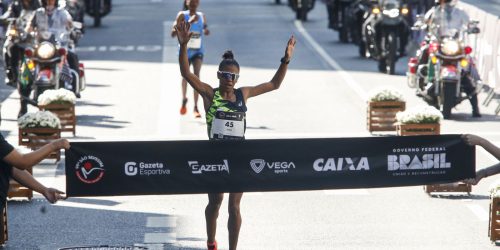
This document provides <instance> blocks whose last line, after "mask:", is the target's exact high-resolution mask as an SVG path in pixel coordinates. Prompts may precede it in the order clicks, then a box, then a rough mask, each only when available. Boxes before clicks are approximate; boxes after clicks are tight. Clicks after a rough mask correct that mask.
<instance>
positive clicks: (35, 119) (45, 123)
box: [17, 111, 61, 128]
mask: <svg viewBox="0 0 500 250" xmlns="http://www.w3.org/2000/svg"><path fill="white" fill-rule="evenodd" d="M17 123H18V124H19V127H20V128H61V121H60V120H59V118H57V116H56V115H54V114H53V113H52V112H49V111H37V112H36V113H26V114H25V115H23V116H21V117H20V118H19V119H18V120H17Z"/></svg>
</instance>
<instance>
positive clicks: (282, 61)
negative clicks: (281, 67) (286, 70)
mask: <svg viewBox="0 0 500 250" xmlns="http://www.w3.org/2000/svg"><path fill="white" fill-rule="evenodd" d="M280 61H281V63H284V64H289V63H290V58H286V57H282V58H281V60H280Z"/></svg>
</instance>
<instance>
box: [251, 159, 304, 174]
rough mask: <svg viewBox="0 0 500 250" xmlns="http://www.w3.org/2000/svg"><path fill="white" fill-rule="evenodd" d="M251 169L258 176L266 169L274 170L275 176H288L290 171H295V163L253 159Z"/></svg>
mask: <svg viewBox="0 0 500 250" xmlns="http://www.w3.org/2000/svg"><path fill="white" fill-rule="evenodd" d="M250 167H251V168H252V170H253V171H254V172H255V173H257V174H260V172H262V170H264V168H265V167H267V168H269V169H271V170H273V171H274V173H275V174H287V173H288V171H289V170H290V169H292V168H293V169H295V163H293V162H292V161H290V162H287V161H276V162H267V161H266V160H264V159H253V160H251V161H250Z"/></svg>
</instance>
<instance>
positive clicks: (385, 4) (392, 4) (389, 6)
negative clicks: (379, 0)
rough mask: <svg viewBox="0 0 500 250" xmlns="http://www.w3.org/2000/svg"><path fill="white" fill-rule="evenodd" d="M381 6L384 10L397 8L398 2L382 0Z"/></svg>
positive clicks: (395, 0)
mask: <svg viewBox="0 0 500 250" xmlns="http://www.w3.org/2000/svg"><path fill="white" fill-rule="evenodd" d="M382 6H383V7H384V9H385V10H391V9H399V7H400V3H399V0H384V2H383V4H382Z"/></svg>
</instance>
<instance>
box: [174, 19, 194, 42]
mask: <svg viewBox="0 0 500 250" xmlns="http://www.w3.org/2000/svg"><path fill="white" fill-rule="evenodd" d="M190 28H191V25H190V24H189V23H186V22H185V21H184V20H181V21H180V22H179V23H178V24H177V25H175V30H176V31H177V40H179V44H181V45H185V44H187V43H188V42H189V39H190V38H191V35H192V34H193V32H189V29H190Z"/></svg>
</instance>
